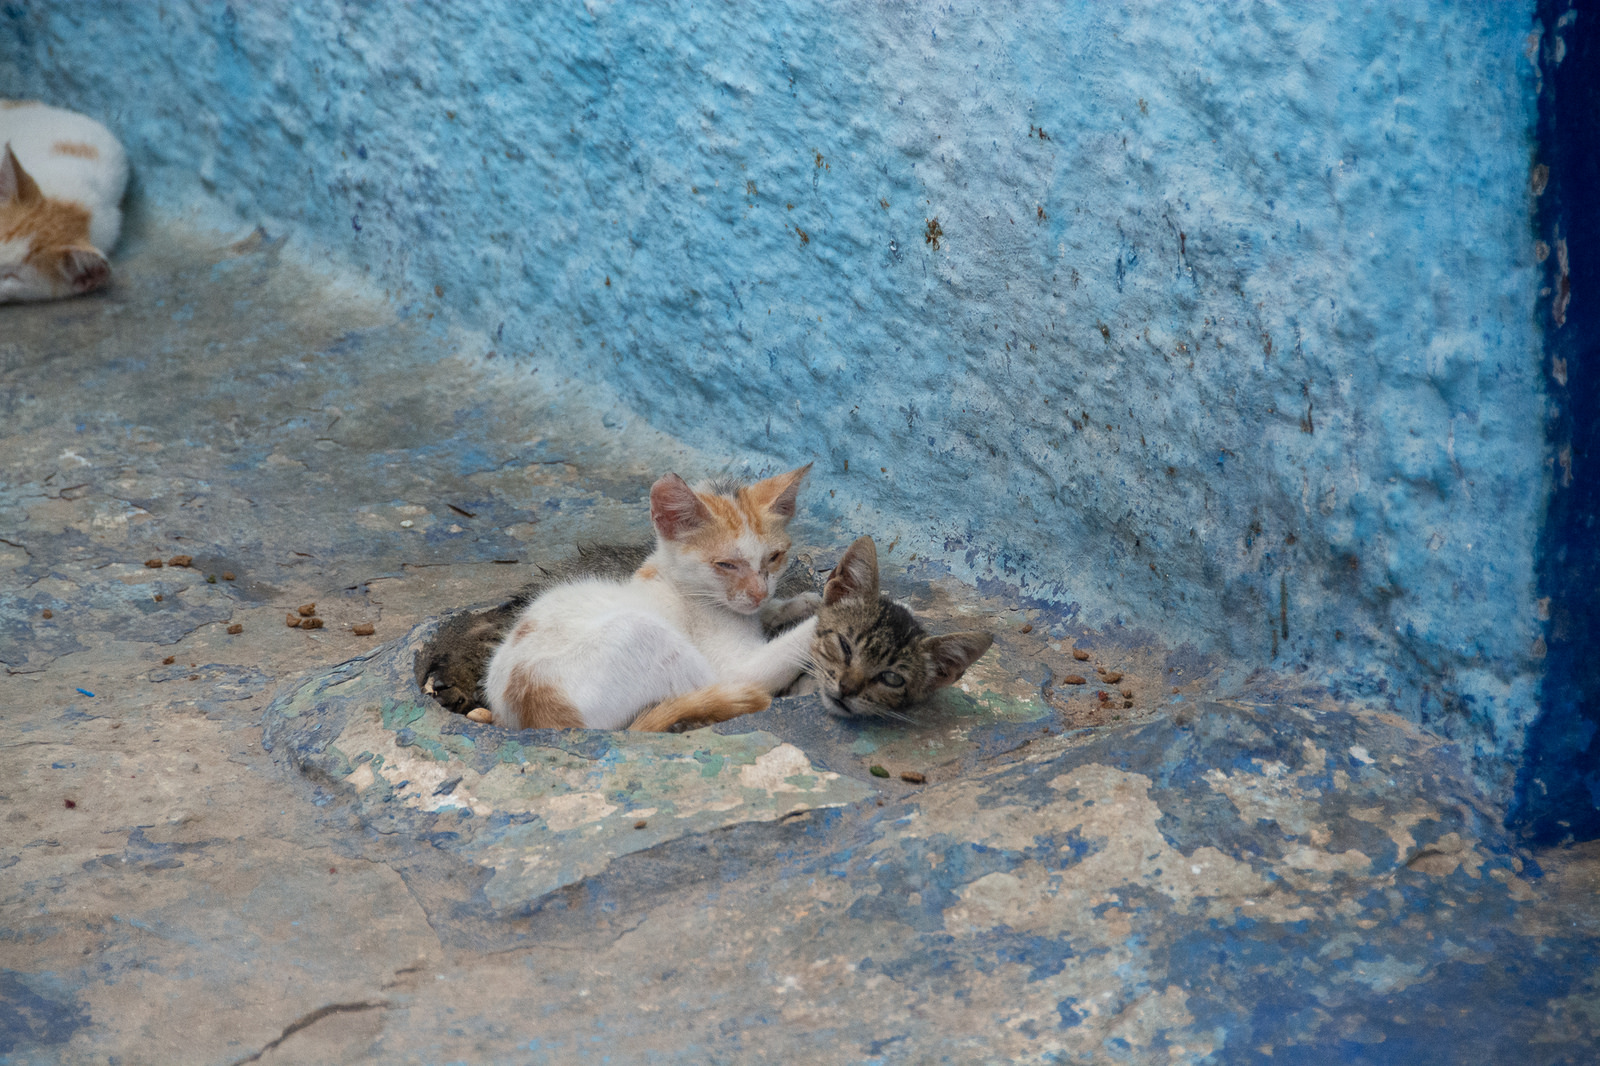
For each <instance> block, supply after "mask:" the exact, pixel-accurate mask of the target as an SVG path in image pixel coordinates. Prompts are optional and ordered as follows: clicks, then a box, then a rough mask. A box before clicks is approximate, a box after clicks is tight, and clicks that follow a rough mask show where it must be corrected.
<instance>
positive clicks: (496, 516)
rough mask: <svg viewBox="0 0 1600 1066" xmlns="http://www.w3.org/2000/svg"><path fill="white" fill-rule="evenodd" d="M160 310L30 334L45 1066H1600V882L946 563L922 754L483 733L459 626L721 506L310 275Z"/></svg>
mask: <svg viewBox="0 0 1600 1066" xmlns="http://www.w3.org/2000/svg"><path fill="white" fill-rule="evenodd" d="M118 271H119V273H118V277H117V281H116V284H115V286H114V287H113V289H112V290H111V291H110V292H108V293H105V294H101V295H97V296H94V297H90V298H85V299H82V300H78V301H75V302H70V303H61V304H55V305H48V306H37V307H7V308H0V405H3V410H4V413H5V418H4V421H3V423H0V469H3V475H0V662H4V664H5V666H6V674H5V677H4V680H3V682H0V684H3V686H4V687H3V697H0V698H3V704H0V706H3V707H4V716H3V718H0V826H3V827H4V831H3V833H0V871H3V874H0V1062H4V1063H24V1062H27V1063H34V1062H38V1063H46V1062H50V1063H54V1062H108V1061H109V1062H117V1063H125V1064H126V1063H187V1062H195V1063H239V1062H356V1061H374V1062H474V1063H476V1062H508V1063H510V1062H519V1063H520V1062H540V1063H544V1062H548V1063H569V1062H608V1061H609V1062H618V1063H621V1062H674V1063H678V1062H683V1063H705V1062H783V1063H795V1062H830V1063H831V1062H882V1063H888V1062H896V1063H898V1062H917V1063H921V1062H958V1063H965V1062H1013V1061H1038V1062H1078V1061H1081V1062H1101V1061H1118V1062H1157V1061H1159V1062H1173V1063H1178V1062H1183V1063H1202V1062H1273V1063H1281V1062H1308V1063H1310V1062H1361V1063H1369V1062H1370V1063H1407V1064H1413V1063H1426V1062H1439V1063H1478V1062H1481V1063H1506V1062H1519V1063H1520V1062H1528V1063H1586V1062H1593V1061H1596V1056H1597V1052H1596V1048H1597V1046H1600V983H1597V981H1596V978H1595V976H1594V975H1595V973H1596V964H1597V961H1600V911H1597V908H1596V902H1597V898H1600V897H1597V893H1600V851H1597V850H1596V849H1595V847H1594V846H1593V845H1585V846H1580V847H1575V848H1569V849H1560V850H1554V851H1549V852H1541V853H1539V854H1537V855H1535V854H1530V853H1528V852H1526V851H1523V850H1520V849H1519V848H1517V847H1516V845H1515V842H1514V841H1511V840H1509V839H1507V838H1506V837H1505V835H1504V834H1503V833H1502V832H1501V831H1500V830H1499V829H1498V828H1497V823H1496V819H1495V817H1494V814H1493V812H1492V811H1489V810H1487V809H1486V808H1485V807H1484V805H1483V804H1482V803H1481V802H1480V801H1479V800H1478V799H1477V798H1476V797H1475V796H1473V795H1472V793H1471V790H1470V787H1469V786H1468V785H1467V784H1466V783H1465V782H1466V780H1467V778H1466V775H1465V774H1464V773H1463V772H1462V771H1461V769H1460V766H1459V760H1458V757H1457V754H1456V753H1455V751H1454V750H1453V749H1452V748H1450V747H1449V746H1448V745H1444V744H1441V743H1440V742H1438V741H1437V740H1435V739H1433V738H1430V737H1428V736H1426V735H1423V734H1420V733H1418V732H1417V731H1415V730H1414V729H1412V728H1411V727H1410V726H1408V725H1407V724H1406V723H1403V722H1400V721H1398V720H1396V719H1393V718H1391V717H1387V716H1383V715H1376V714H1370V713H1365V712H1362V711H1359V710H1353V709H1350V708H1341V707H1334V706H1326V705H1320V704H1313V703H1310V702H1307V701H1301V702H1300V703H1294V702H1292V701H1289V700H1286V699H1284V698H1282V694H1281V693H1275V691H1274V689H1273V687H1272V686H1271V685H1270V684H1262V685H1260V686H1258V687H1257V688H1255V689H1252V690H1251V691H1250V692H1249V693H1239V692H1234V693H1228V694H1230V695H1234V696H1245V695H1247V696H1248V697H1249V698H1248V699H1245V700H1242V701H1241V700H1232V701H1221V702H1218V701H1217V700H1216V699H1215V697H1217V696H1218V695H1219V693H1218V692H1217V691H1216V688H1217V685H1218V684H1219V679H1220V678H1221V677H1223V676H1225V674H1226V671H1225V670H1224V666H1225V665H1226V664H1221V665H1219V664H1216V663H1212V662H1209V661H1207V660H1205V659H1204V658H1203V657H1201V656H1198V655H1196V654H1194V652H1193V650H1192V649H1185V648H1167V647H1162V646H1160V645H1159V644H1158V643H1156V642H1155V641H1153V640H1151V639H1150V638H1148V637H1147V636H1145V635H1142V634H1141V633H1140V632H1139V631H1138V630H1137V629H1136V628H1130V629H1128V630H1116V631H1110V632H1097V631H1090V630H1087V629H1085V628H1084V627H1082V626H1081V625H1079V624H1078V623H1077V621H1076V619H1075V618H1073V617H1071V616H1069V615H1065V614H1061V613H1059V612H1054V611H1052V610H1051V609H1049V608H1048V607H1042V606H1040V605H1037V604H1027V603H1013V602H1008V601H1007V600H1006V599H1005V598H1004V597H1002V596H995V595H990V596H983V595H980V594H979V593H978V592H977V591H975V590H972V589H967V588H963V587H961V586H959V585H955V584H953V583H952V582H950V581H948V580H947V579H943V578H941V577H940V576H939V574H938V572H937V570H936V569H934V568H931V567H930V566H929V565H928V564H927V562H926V561H925V560H915V559H901V558H898V557H897V556H895V555H894V554H893V553H892V552H890V553H888V555H887V556H886V558H887V562H888V564H889V566H888V570H889V572H890V575H891V580H892V582H893V583H894V584H896V585H897V587H899V589H900V590H901V591H902V592H903V593H905V594H906V595H907V596H909V597H910V598H911V600H912V602H913V603H914V604H916V605H917V606H918V607H919V609H920V610H922V611H923V612H924V613H925V614H926V615H927V616H928V617H929V618H930V620H932V621H933V623H934V626H935V628H954V627H956V626H957V625H958V624H959V625H960V626H961V627H963V628H965V627H971V626H975V625H986V626H989V627H992V628H993V629H995V631H996V632H997V634H998V635H999V642H998V645H997V648H996V650H995V652H993V653H991V655H990V656H989V657H988V658H986V659H985V660H984V662H983V663H982V664H981V665H980V668H978V669H976V670H975V671H974V672H973V674H972V676H971V678H970V683H969V685H968V686H967V688H966V691H964V692H961V693H957V694H952V695H951V697H950V698H949V699H947V700H946V701H944V702H943V703H942V704H941V705H940V706H939V707H936V708H933V709H931V710H930V711H929V712H928V713H927V715H926V716H925V718H924V719H923V720H922V721H921V722H919V723H918V724H917V725H914V726H905V727H894V728H888V727H882V726H879V727H869V728H853V727H850V726H847V725H845V724H842V723H839V722H837V721H834V720H832V719H829V718H827V717H826V716H825V715H822V714H821V713H820V709H819V708H818V707H817V706H816V704H815V701H814V700H813V701H806V700H794V701H785V702H782V703H780V704H779V705H778V706H776V707H775V708H774V710H772V711H769V712H766V713H765V714H763V715H760V716H756V718H755V719H753V720H751V721H748V722H743V723H729V724H728V725H726V726H724V727H722V728H720V729H719V730H717V731H705V732H700V733H692V734H685V735H683V736H672V737H644V738H635V737H616V736H610V735H583V734H573V735H560V734H527V735H524V736H521V737H513V736H509V735H507V734H504V733H501V732H499V731H496V730H493V729H490V728H488V727H482V726H476V725H473V724H471V723H468V722H466V721H465V720H464V719H461V718H459V717H455V716H451V715H448V714H445V713H444V712H443V711H442V710H441V709H440V708H438V707H437V705H434V704H433V703H432V701H430V700H428V699H427V698H426V697H425V696H424V695H423V694H422V692H421V691H420V690H419V689H418V687H417V684H416V681H415V680H414V679H413V678H412V676H411V674H410V672H409V671H410V668H411V664H412V662H413V659H414V656H415V653H416V651H417V649H418V648H419V647H421V645H422V643H423V642H425V640H426V639H427V637H428V635H429V633H430V632H431V628H430V627H431V625H432V620H435V619H437V618H438V617H439V616H440V615H442V614H444V613H445V612H447V611H450V610H453V609H456V608H459V607H461V606H464V605H468V604H475V603H484V602H491V601H493V600H495V599H496V597H498V596H500V595H502V594H503V593H504V592H506V591H507V590H509V589H510V588H512V587H514V586H515V585H516V584H518V583H519V582H520V581H521V580H522V579H523V575H524V574H525V573H526V572H527V567H528V566H529V564H530V563H531V562H532V561H534V560H537V559H541V558H549V557H553V556H556V555H560V554H563V553H564V551H565V550H566V548H567V547H568V546H569V545H571V544H573V543H575V542H576V541H579V540H585V539H619V538H622V539H629V538H636V537H638V536H640V535H642V534H643V533H644V532H645V517H644V507H643V505H642V500H643V496H644V492H645V489H646V488H647V486H648V485H649V483H650V481H651V480H652V479H653V478H654V477H655V476H656V475H657V474H659V473H660V472H662V471H663V470H666V469H678V470H680V471H681V472H683V473H685V474H686V475H690V476H693V475H695V474H705V473H716V472H720V468H718V467H713V466H710V465H708V464H707V460H706V459H705V458H704V457H702V456H698V455H695V454H693V453H690V452H689V451H687V450H686V449H683V448H682V447H680V446H679V445H677V444H676V443H675V442H674V441H673V440H672V439H671V438H669V437H666V436H663V435H661V434H659V433H657V432H655V431H654V430H651V429H650V428H648V427H646V426H644V425H643V424H642V423H640V422H639V421H638V420H637V419H635V418H633V417H632V416H631V415H630V414H629V413H628V412H626V411H622V410H619V409H615V408H613V407H611V406H609V405H608V404H606V403H605V401H604V399H603V398H602V397H600V396H598V394H597V393H596V392H595V390H593V389H591V388H588V387H585V386H583V385H581V384H578V383H575V382H572V381H567V380H561V379H559V378H557V379H554V380H552V376H551V373H550V368H548V367H546V368H542V369H539V370H538V371H537V372H535V371H534V368H532V367H530V366H528V365H526V364H523V363H517V362H512V361H509V360H506V359H504V358H499V357H496V358H485V353H486V352H487V351H489V350H490V348H491V347H492V345H491V343H490V342H489V341H488V340H487V339H485V338H475V337H471V336H465V335H460V334H457V333H454V332H452V331H449V330H446V329H444V328H442V327H439V326H437V325H436V324H435V323H433V322H430V321H427V320H412V321H408V322H402V321H397V320H395V318H394V316H393V314H392V313H391V312H390V311H389V310H388V309H387V308H386V306H385V305H384V304H383V303H382V302H381V301H375V300H373V299H371V298H370V297H369V296H366V295H364V294H362V293H360V292H358V291H356V290H355V289H353V288H348V287H343V286H340V285H337V284H334V283H332V282H330V281H329V280H328V279H327V278H325V277H322V276H319V275H317V274H315V273H313V272H310V271H307V270H306V269H304V268H302V267H300V266H297V265H295V264H294V263H293V262H291V261H290V259H289V257H288V256H287V255H286V253H285V249H284V248H283V247H282V245H281V244H276V243H274V242H273V241H272V240H270V239H267V238H265V237H264V236H263V235H260V234H257V235H253V236H251V237H248V238H246V239H244V240H242V241H240V242H238V243H236V244H231V245H230V244H226V242H224V241H222V240H210V239H207V238H206V237H204V236H200V235H188V236H183V235H179V236H167V237H163V238H161V239H160V240H146V241H143V242H140V243H135V244H133V245H132V246H130V247H129V249H128V250H127V252H126V254H125V255H124V256H123V257H122V259H121V260H120V261H119V263H118ZM805 458H806V457H803V456H796V457H792V459H793V461H795V462H799V461H803V460H804V459H805ZM826 488H827V486H826V484H825V480H824V479H822V478H821V477H820V476H819V478H817V479H816V481H815V483H814V484H813V485H812V486H811V488H810V491H813V492H822V491H826ZM796 529H797V533H798V540H799V542H800V544H801V545H802V547H803V551H802V555H803V556H804V557H805V558H806V559H807V561H808V562H809V563H810V565H812V566H813V568H814V569H816V570H824V569H825V568H826V566H827V565H828V563H829V562H830V561H831V558H832V556H833V554H835V553H836V552H837V551H838V549H839V548H840V547H841V546H842V545H843V544H845V543H847V542H848V540H849V539H850V538H851V537H853V536H854V535H855V534H857V533H859V532H870V531H863V530H852V529H846V528H841V527H837V526H825V525H822V524H820V523H815V524H806V523H803V522H802V523H800V524H798V525H797V527H796ZM178 556H188V557H189V562H188V565H172V563H171V560H173V559H174V557H178ZM156 560H160V561H161V562H162V564H163V565H161V566H160V567H155V566H151V565H147V561H149V562H154V561H156ZM307 603H315V604H316V611H317V615H318V617H321V618H322V619H324V620H325V623H326V624H325V625H324V627H323V628H320V629H316V630H307V629H304V628H289V627H288V626H286V625H285V618H286V615H288V614H289V613H290V612H292V611H293V610H294V609H295V608H296V607H297V606H299V605H301V604H307ZM359 623H370V624H371V625H372V626H373V627H374V630H375V632H374V634H373V635H370V636H361V635H357V634H356V633H355V632H354V627H355V626H356V625H357V624H359ZM233 627H238V629H237V630H236V631H234V632H230V629H232V628H233ZM1074 646H1077V647H1080V648H1082V649H1085V650H1088V651H1090V652H1091V658H1090V660H1088V661H1087V662H1080V661H1078V660H1076V659H1075V658H1073V657H1072V655H1071V650H1072V648H1073V647H1074ZM341 664H342V665H341ZM1097 666H1099V667H1102V668H1104V669H1107V670H1112V671H1116V672H1121V673H1123V674H1124V675H1125V676H1124V678H1123V679H1122V680H1121V681H1120V682H1117V683H1110V682H1105V681H1102V680H1101V677H1102V676H1103V675H1098V674H1095V673H1093V672H1092V671H1093V669H1094V668H1095V667H1097ZM1073 672H1082V673H1084V674H1086V675H1088V676H1089V678H1090V680H1091V684H1089V685H1086V686H1081V687H1078V686H1071V685H1068V684H1067V683H1066V682H1065V678H1066V677H1067V676H1068V675H1069V674H1070V673H1073ZM1124 687H1127V688H1130V689H1131V690H1132V692H1133V693H1134V696H1133V700H1132V703H1133V705H1132V706H1131V707H1129V706H1124V705H1123V701H1122V700H1121V699H1108V700H1100V699H1099V698H1098V697H1097V696H1096V693H1097V692H1101V691H1106V690H1107V689H1110V690H1111V693H1112V694H1114V695H1116V696H1120V693H1121V689H1122V688H1124ZM873 766H881V767H884V768H885V769H886V770H888V771H889V772H890V774H891V776H890V777H889V778H881V777H878V776H876V775H875V774H874V773H873V771H872V767H873ZM902 770H914V771H918V772H921V773H924V774H925V775H926V776H927V778H928V782H927V784H925V785H914V784H911V783H908V782H905V781H902V780H901V779H900V778H899V776H898V775H899V773H900V772H901V771H902ZM635 826H639V828H635Z"/></svg>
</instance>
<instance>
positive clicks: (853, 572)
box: [822, 537, 878, 605]
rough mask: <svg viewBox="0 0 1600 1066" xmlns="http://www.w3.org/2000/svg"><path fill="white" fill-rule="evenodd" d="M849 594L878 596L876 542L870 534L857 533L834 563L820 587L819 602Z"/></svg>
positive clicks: (863, 596)
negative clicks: (873, 541) (861, 535)
mask: <svg viewBox="0 0 1600 1066" xmlns="http://www.w3.org/2000/svg"><path fill="white" fill-rule="evenodd" d="M852 597H855V598H858V599H863V600H875V599H877V598H878V546H877V545H876V544H874V543H872V538H871V537H857V538H856V542H855V543H854V544H852V545H850V547H848V548H846V549H845V552H844V554H843V555H841V556H839V561H838V562H837V563H835V564H834V567H833V573H831V574H829V575H828V583H827V584H826V585H824V586H823V587H822V602H823V603H824V604H827V605H832V604H835V603H838V602H839V601H840V600H847V599H850V598H852Z"/></svg>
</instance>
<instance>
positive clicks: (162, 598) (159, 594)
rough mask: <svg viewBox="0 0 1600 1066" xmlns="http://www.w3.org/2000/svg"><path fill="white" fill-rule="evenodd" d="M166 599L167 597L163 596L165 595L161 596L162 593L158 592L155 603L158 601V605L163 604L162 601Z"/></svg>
mask: <svg viewBox="0 0 1600 1066" xmlns="http://www.w3.org/2000/svg"><path fill="white" fill-rule="evenodd" d="M164 599H166V597H165V596H163V595H161V593H159V592H158V593H156V594H155V601H156V602H157V603H160V602H161V601H162V600H164Z"/></svg>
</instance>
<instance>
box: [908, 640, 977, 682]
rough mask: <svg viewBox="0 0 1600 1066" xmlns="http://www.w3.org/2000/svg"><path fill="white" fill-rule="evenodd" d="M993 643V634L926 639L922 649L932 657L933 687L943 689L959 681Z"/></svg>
mask: <svg viewBox="0 0 1600 1066" xmlns="http://www.w3.org/2000/svg"><path fill="white" fill-rule="evenodd" d="M993 643H994V634H993V633H976V632H974V633H951V634H949V635H947V636H943V637H928V638H927V639H926V640H924V641H923V642H922V646H923V648H925V649H926V650H927V652H928V653H929V654H930V655H931V656H932V657H933V672H934V682H933V684H934V687H935V688H943V687H944V686H945V685H953V684H955V683H956V682H957V681H960V680H961V675H962V674H964V673H966V672H967V667H969V666H971V665H972V664H973V663H975V662H977V661H978V658H979V656H981V655H982V654H983V653H984V652H986V651H988V650H989V645H991V644H993Z"/></svg>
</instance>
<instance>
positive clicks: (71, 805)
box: [61, 800, 78, 811]
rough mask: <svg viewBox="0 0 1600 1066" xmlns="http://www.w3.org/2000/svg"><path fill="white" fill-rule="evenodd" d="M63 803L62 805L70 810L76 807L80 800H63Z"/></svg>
mask: <svg viewBox="0 0 1600 1066" xmlns="http://www.w3.org/2000/svg"><path fill="white" fill-rule="evenodd" d="M61 804H62V806H64V807H66V808H67V810H69V811H70V810H72V809H73V808H74V807H76V806H77V805H78V801H77V800H62V801H61Z"/></svg>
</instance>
